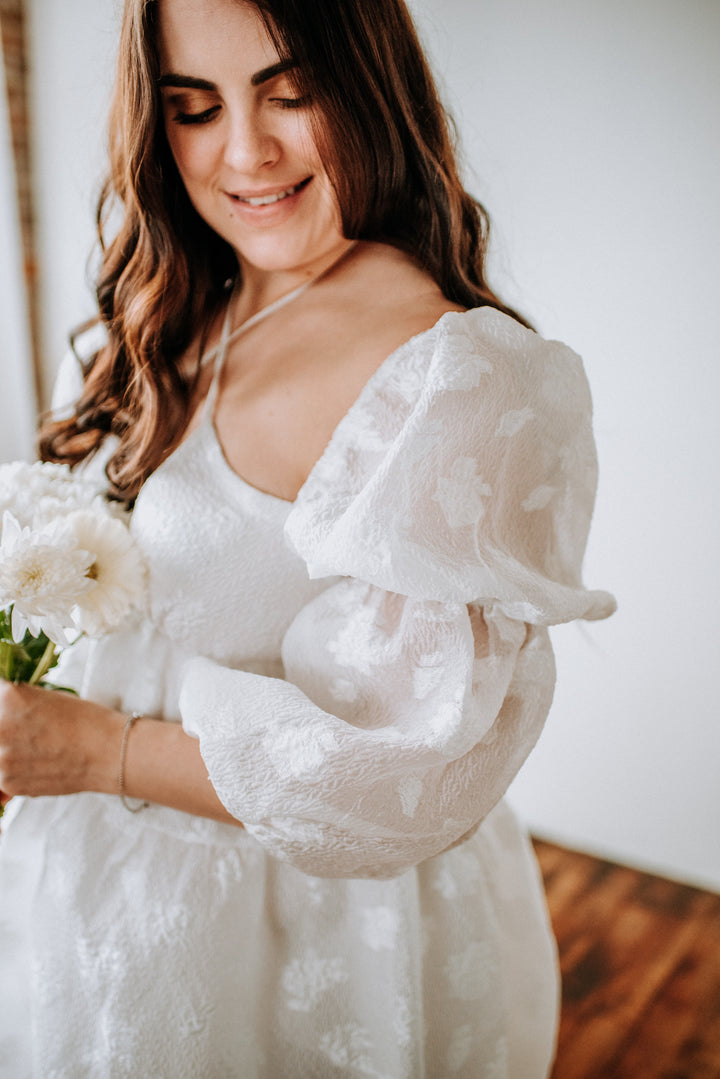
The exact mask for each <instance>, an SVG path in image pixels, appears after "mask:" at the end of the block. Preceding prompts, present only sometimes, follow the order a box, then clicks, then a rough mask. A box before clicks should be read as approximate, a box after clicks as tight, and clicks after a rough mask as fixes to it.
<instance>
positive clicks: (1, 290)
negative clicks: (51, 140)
mask: <svg viewBox="0 0 720 1079" xmlns="http://www.w3.org/2000/svg"><path fill="white" fill-rule="evenodd" d="M36 412H37V407H36V401H35V393H34V388H33V373H32V352H31V346H30V331H29V319H28V303H27V292H26V287H25V278H24V275H23V258H22V247H21V240H20V225H19V218H18V206H17V191H16V185H15V172H14V166H13V155H12V142H11V137H10V121H9V116H8V104H7V94H6V82H5V68H4V64H3V59H2V50H0V462H2V461H11V460H13V459H15V458H18V457H23V458H30V457H32V456H33V453H34V439H35V422H36Z"/></svg>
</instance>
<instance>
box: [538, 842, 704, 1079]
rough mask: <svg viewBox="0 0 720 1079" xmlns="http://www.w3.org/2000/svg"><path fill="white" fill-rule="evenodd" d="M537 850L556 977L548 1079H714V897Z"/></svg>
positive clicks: (570, 854) (551, 849)
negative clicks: (554, 1051)
mask: <svg viewBox="0 0 720 1079" xmlns="http://www.w3.org/2000/svg"><path fill="white" fill-rule="evenodd" d="M535 849H536V852H537V855H538V858H539V860H540V867H541V869H542V872H543V878H544V880H545V887H546V891H547V896H548V905H549V907H550V914H551V918H552V921H553V927H554V929H555V934H556V936H557V939H558V946H559V950H560V966H561V970H562V975H563V1011H562V1018H561V1025H560V1039H559V1046H558V1056H557V1062H556V1066H555V1070H554V1071H553V1074H552V1079H720V895H715V894H713V893H710V892H704V891H700V890H698V889H696V888H690V887H687V886H686V885H682V884H676V883H674V882H672V881H668V880H664V879H663V878H661V877H654V876H649V875H648V874H646V873H640V872H637V871H636V870H632V869H628V868H626V867H624V866H618V865H614V864H612V863H610V862H605V861H601V860H599V859H597V858H592V857H590V856H588V855H585V854H578V853H576V852H574V851H568V850H565V849H563V848H562V847H556V846H553V845H551V844H549V843H545V842H542V841H540V840H537V841H536V842H535Z"/></svg>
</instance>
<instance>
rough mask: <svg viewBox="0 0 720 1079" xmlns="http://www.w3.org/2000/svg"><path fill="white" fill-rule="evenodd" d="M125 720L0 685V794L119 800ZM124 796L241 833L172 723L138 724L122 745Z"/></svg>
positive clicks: (43, 692)
mask: <svg viewBox="0 0 720 1079" xmlns="http://www.w3.org/2000/svg"><path fill="white" fill-rule="evenodd" d="M126 723H127V716H125V715H124V714H123V713H122V712H116V711H114V710H113V709H111V708H105V707H104V706H103V705H101V704H95V703H94V702H93V701H86V700H82V699H81V698H79V697H74V696H72V695H71V694H69V693H62V692H60V691H58V690H47V689H37V688H36V687H34V686H27V685H14V684H13V683H12V682H2V681H0V791H2V796H3V799H4V801H7V799H8V796H10V797H12V796H13V795H16V794H24V795H29V796H31V797H33V796H38V795H58V794H77V793H79V792H80V791H97V792H99V793H101V794H117V795H119V794H120V787H119V779H120V750H121V746H122V740H123V731H124V730H125V724H126ZM126 749H127V752H126V754H125V766H124V779H125V793H126V794H127V795H128V796H129V797H131V798H139V799H141V800H143V801H148V802H156V803H157V804H159V805H165V806H170V807H172V808H173V809H181V810H182V811H183V812H185V813H193V814H195V815H196V816H198V817H209V818H210V819H211V820H217V821H223V822H224V823H227V824H235V825H238V826H240V827H241V825H240V821H238V820H236V818H235V817H233V816H231V815H230V814H229V813H228V811H227V810H226V809H225V807H224V806H223V804H222V802H221V801H220V799H219V798H218V796H217V794H216V793H215V789H214V787H213V786H212V784H211V783H210V780H209V778H208V773H207V769H206V767H205V764H204V763H203V760H202V757H201V756H200V747H199V745H198V743H197V741H196V740H195V739H194V738H191V737H190V736H189V735H187V734H185V732H184V731H183V729H182V727H181V726H180V724H179V723H164V722H162V721H160V720H156V719H150V718H149V717H144V718H142V719H140V720H139V721H138V722H137V723H135V724H134V726H133V728H132V730H131V732H130V737H129V738H128V742H127V747H126Z"/></svg>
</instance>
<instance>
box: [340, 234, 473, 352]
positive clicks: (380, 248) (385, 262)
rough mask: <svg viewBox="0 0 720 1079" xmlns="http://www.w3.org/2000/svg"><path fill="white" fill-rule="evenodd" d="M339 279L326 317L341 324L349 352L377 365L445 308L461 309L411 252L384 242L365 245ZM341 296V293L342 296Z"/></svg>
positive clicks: (427, 327)
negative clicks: (353, 262)
mask: <svg viewBox="0 0 720 1079" xmlns="http://www.w3.org/2000/svg"><path fill="white" fill-rule="evenodd" d="M349 269H350V270H351V271H352V272H351V273H348V275H347V278H346V280H345V281H344V282H339V283H338V301H339V302H338V303H337V304H335V303H331V304H330V305H329V312H328V313H329V317H330V318H331V319H334V320H337V321H338V323H339V322H340V321H342V323H343V339H344V341H345V343H346V348H347V354H348V355H353V354H354V355H356V356H357V357H358V359H360V358H361V356H363V355H364V360H365V363H363V364H362V366H365V364H368V365H370V366H372V364H373V360H374V361H375V363H376V365H377V364H379V363H381V362H382V360H383V359H384V358H385V357H386V356H388V355H389V354H390V353H391V352H393V351H394V350H395V349H397V348H398V347H399V346H400V345H402V344H403V343H404V342H405V341H408V340H409V339H410V338H412V337H415V336H416V335H417V334H420V333H424V332H425V331H426V330H429V329H431V327H433V326H434V325H435V323H436V322H437V321H438V320H439V319H440V318H441V317H442V316H443V315H444V314H446V313H447V312H448V311H462V310H463V308H462V307H460V306H459V305H458V304H455V303H453V302H452V301H451V300H448V299H447V297H446V296H444V295H443V293H442V292H441V291H440V288H439V286H438V285H437V283H436V282H435V281H434V280H433V279H432V277H430V275H429V274H428V273H427V271H426V270H424V269H422V268H421V267H420V266H419V265H418V264H417V263H416V262H415V261H414V259H412V258H411V257H410V256H409V255H407V254H405V253H404V252H402V251H398V250H397V249H396V248H392V247H389V246H388V245H385V244H363V245H361V250H360V251H359V253H358V256H357V259H356V264H355V266H354V267H349ZM343 294H344V295H343Z"/></svg>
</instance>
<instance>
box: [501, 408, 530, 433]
mask: <svg viewBox="0 0 720 1079" xmlns="http://www.w3.org/2000/svg"><path fill="white" fill-rule="evenodd" d="M534 415H535V413H534V411H533V410H532V409H531V408H514V409H511V410H510V411H509V412H505V413H504V414H503V415H502V416H501V417H500V422H499V423H498V425H497V428H496V430H495V437H496V438H512V436H513V435H516V434H517V433H518V431H521V430H522V429H523V427H524V426H525V424H526V423H528V422H529V421H530V420H531V419H532V418H533V416H534Z"/></svg>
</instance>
